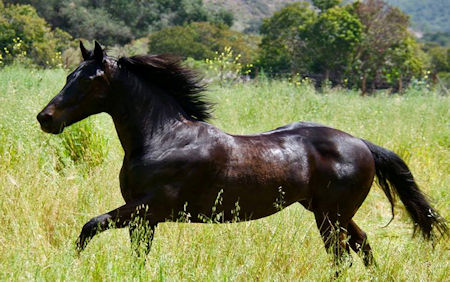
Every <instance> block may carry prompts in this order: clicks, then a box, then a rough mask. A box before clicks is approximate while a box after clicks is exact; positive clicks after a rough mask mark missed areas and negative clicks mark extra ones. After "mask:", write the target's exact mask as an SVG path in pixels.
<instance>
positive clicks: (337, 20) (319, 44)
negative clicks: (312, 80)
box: [308, 7, 362, 83]
mask: <svg viewBox="0 0 450 282" xmlns="http://www.w3.org/2000/svg"><path fill="white" fill-rule="evenodd" d="M361 36H362V24H361V22H360V21H359V19H358V18H357V17H356V16H355V15H354V14H353V13H351V12H349V11H348V9H347V8H346V7H334V8H330V9H328V10H326V11H324V12H322V13H321V14H320V16H319V18H318V19H317V21H316V22H315V23H314V24H313V25H312V26H311V28H310V30H309V32H308V37H309V41H310V42H311V44H310V47H309V48H310V49H311V50H312V52H313V58H314V59H313V60H314V63H313V65H312V71H313V72H315V73H321V74H323V77H324V80H325V81H327V80H329V79H330V73H332V74H333V81H334V82H335V83H337V82H339V80H340V76H341V75H342V74H343V73H344V72H345V71H346V70H347V69H348V68H349V67H351V66H350V62H351V57H352V55H353V54H354V52H355V49H356V46H357V45H358V44H359V42H360V41H361Z"/></svg>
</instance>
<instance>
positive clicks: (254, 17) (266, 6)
mask: <svg viewBox="0 0 450 282" xmlns="http://www.w3.org/2000/svg"><path fill="white" fill-rule="evenodd" d="M204 2H205V4H207V5H209V6H210V7H212V8H214V7H217V8H219V7H223V8H225V9H227V10H231V11H232V12H233V15H234V25H233V27H234V28H235V29H237V30H240V31H248V32H257V31H258V30H259V26H260V24H261V22H262V20H263V19H264V18H267V17H270V16H271V15H272V14H273V13H274V12H275V11H277V10H279V9H281V8H282V7H283V6H285V5H287V4H289V3H293V2H296V1H295V0H273V1H268V0H204Z"/></svg>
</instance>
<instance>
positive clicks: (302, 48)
mask: <svg viewBox="0 0 450 282" xmlns="http://www.w3.org/2000/svg"><path fill="white" fill-rule="evenodd" d="M316 17H317V15H316V13H315V12H314V10H312V9H311V6H310V5H309V4H308V3H305V2H298V3H294V4H291V5H287V6H286V7H284V8H283V9H281V10H280V11H278V12H275V13H274V15H273V16H272V17H270V18H268V19H265V20H264V23H263V24H262V26H261V29H260V33H261V35H262V36H263V37H262V41H261V44H260V46H259V47H260V54H259V62H258V65H259V67H261V68H264V69H265V70H266V71H269V72H271V73H278V74H286V73H297V72H301V73H303V72H305V71H307V70H308V67H309V64H310V60H311V57H310V56H309V49H308V43H309V42H308V38H307V35H306V33H307V31H308V30H309V29H310V27H311V25H312V24H313V23H314V22H315V20H316Z"/></svg>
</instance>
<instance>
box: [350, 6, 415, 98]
mask: <svg viewBox="0 0 450 282" xmlns="http://www.w3.org/2000/svg"><path fill="white" fill-rule="evenodd" d="M354 7H355V12H356V14H357V16H358V18H359V20H360V21H361V23H362V24H363V26H364V36H363V40H362V41H361V42H360V43H359V44H358V46H357V49H356V52H355V55H354V58H353V66H352V67H353V70H355V73H356V75H355V76H353V80H354V82H355V83H357V84H359V86H360V88H361V90H362V92H363V93H366V92H367V88H368V85H370V88H371V89H372V90H373V89H376V88H377V87H378V86H379V85H380V84H381V83H382V82H383V78H384V77H383V68H384V66H385V65H386V64H387V60H388V58H389V52H390V51H391V50H393V47H394V46H400V45H401V43H402V42H403V41H404V40H405V39H406V38H407V37H408V31H407V28H408V26H409V18H408V16H407V15H406V14H405V13H403V12H402V11H401V10H400V9H398V8H394V7H391V6H389V5H388V4H387V3H386V2H384V1H382V0H367V1H364V2H357V3H355V4H354Z"/></svg>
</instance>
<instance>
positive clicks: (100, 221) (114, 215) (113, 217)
mask: <svg viewBox="0 0 450 282" xmlns="http://www.w3.org/2000/svg"><path fill="white" fill-rule="evenodd" d="M146 202H147V201H139V202H137V203H128V204H125V205H123V206H121V207H119V208H117V209H115V210H112V211H110V212H108V213H105V214H102V215H99V216H96V217H94V218H92V219H91V220H89V221H88V222H87V223H86V224H85V225H84V226H83V229H82V230H81V233H80V236H79V237H78V240H77V242H76V244H77V246H76V248H77V251H78V252H81V251H82V250H84V248H86V246H87V244H88V243H89V241H90V240H91V239H92V238H93V237H94V236H95V235H96V234H98V233H100V232H103V231H105V230H107V229H109V228H122V227H125V226H128V225H129V224H130V223H131V222H132V221H134V220H135V218H136V220H137V219H139V220H141V219H142V220H144V221H146V220H147V219H146V217H147V212H146V211H147V210H148V206H147V205H146Z"/></svg>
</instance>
